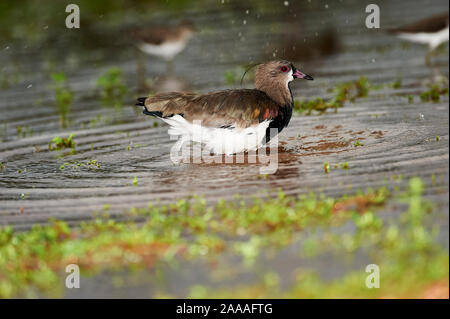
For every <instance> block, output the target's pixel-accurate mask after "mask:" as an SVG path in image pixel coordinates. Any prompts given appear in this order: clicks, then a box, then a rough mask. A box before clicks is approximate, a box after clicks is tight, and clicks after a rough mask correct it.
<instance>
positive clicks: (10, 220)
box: [0, 1, 449, 296]
mask: <svg viewBox="0 0 450 319" xmlns="http://www.w3.org/2000/svg"><path fill="white" fill-rule="evenodd" d="M415 3H416V5H411V4H410V3H408V4H406V3H404V2H402V1H398V2H394V1H380V7H381V8H382V28H383V27H392V26H396V25H400V24H403V23H405V22H409V21H411V20H414V19H416V18H420V17H423V16H424V14H423V12H424V10H423V7H424V6H425V7H426V8H427V15H428V14H433V13H439V12H441V11H444V10H447V11H448V3H447V2H446V1H428V3H429V5H427V4H426V3H427V1H416V2H415ZM304 5H305V10H299V7H298V6H300V5H298V6H296V5H293V4H292V5H290V6H287V7H286V6H284V5H283V2H280V4H278V2H277V3H276V4H275V2H272V1H271V2H268V3H267V4H266V5H265V6H264V7H261V8H258V7H254V6H252V7H250V9H248V8H244V7H241V6H238V5H236V4H235V5H227V4H224V5H222V4H220V3H218V4H215V5H209V6H207V7H206V8H202V10H196V9H192V10H190V11H189V15H190V17H191V18H192V20H193V21H195V23H196V25H197V26H198V30H199V32H198V34H197V35H196V37H195V38H194V39H193V40H192V41H191V43H190V44H189V46H188V47H187V49H186V50H185V51H184V52H183V53H182V54H180V55H179V56H178V58H177V59H176V61H175V70H176V76H173V75H172V76H171V77H170V78H169V79H172V80H173V79H174V78H175V79H176V81H177V82H178V84H180V83H181V84H182V85H187V86H189V87H190V89H192V90H195V91H200V92H207V91H211V90H217V89H223V88H230V87H239V84H238V83H236V84H234V85H233V84H227V83H225V81H224V73H225V72H226V71H227V70H230V69H233V68H236V66H239V65H241V64H245V63H250V62H254V61H261V60H265V59H267V58H268V57H270V56H276V57H278V56H282V53H280V52H283V49H282V46H280V43H281V44H282V43H283V41H284V40H285V39H288V42H289V41H296V43H298V40H297V38H298V37H300V38H301V39H304V37H305V35H307V36H308V37H307V41H306V40H305V41H304V42H306V43H311V46H314V50H312V51H313V52H316V53H314V54H313V53H311V54H303V55H302V54H300V53H299V56H298V60H297V62H296V65H297V66H298V67H299V68H300V69H301V70H304V71H305V72H306V73H308V74H311V75H313V76H314V78H315V80H314V81H296V82H295V83H293V84H292V91H293V93H294V96H295V97H296V98H299V99H310V98H315V97H323V98H326V97H330V96H331V93H330V92H329V91H328V90H329V89H330V88H331V89H332V88H333V87H334V86H335V85H336V84H338V83H342V82H345V81H352V80H356V79H358V78H359V77H360V76H361V75H363V76H366V77H367V78H368V79H369V80H370V81H371V82H372V83H374V84H389V83H392V82H394V81H395V80H397V79H401V80H402V86H401V88H398V89H394V88H391V87H388V86H386V87H384V88H383V89H377V90H371V91H370V92H369V96H368V97H366V98H360V99H357V100H356V101H355V102H354V103H347V104H346V105H345V106H344V107H343V108H340V109H338V111H337V112H334V111H329V112H327V113H326V114H323V115H312V116H305V115H296V116H295V117H294V118H293V119H292V121H291V123H290V124H289V126H288V128H286V129H285V130H284V131H283V132H282V134H281V135H280V137H279V141H280V146H279V148H278V158H277V160H278V164H277V165H278V169H277V170H276V172H275V173H274V174H269V175H267V176H263V177H262V176H261V174H260V168H261V166H262V164H248V163H244V164H237V165H236V164H220V165H219V164H201V163H200V164H193V163H191V164H186V163H181V164H174V163H173V162H172V161H171V160H170V156H169V152H170V148H171V145H172V144H173V143H174V141H170V140H169V137H168V135H167V126H165V125H159V126H157V127H155V125H154V122H155V121H154V120H153V119H152V118H150V117H146V116H144V115H142V114H141V113H140V110H136V109H135V108H134V106H132V105H133V99H134V98H135V97H136V96H137V93H135V92H136V88H137V81H136V63H137V61H136V52H135V50H134V48H133V47H132V46H131V45H127V41H126V39H118V37H117V36H115V35H114V34H113V33H112V31H111V33H110V34H109V36H110V38H109V39H111V41H116V42H117V43H116V45H115V46H114V49H113V51H110V50H111V48H108V49H102V48H96V49H95V50H84V51H83V49H80V48H78V47H77V48H76V50H74V51H73V52H70V50H67V48H66V47H65V46H63V45H62V44H61V43H59V44H58V45H60V47H58V45H56V47H54V48H52V47H48V48H47V49H46V50H48V52H50V53H49V55H46V54H43V53H40V51H39V50H35V51H32V50H31V49H26V48H24V47H23V46H20V45H18V44H14V45H10V46H9V48H8V50H3V51H2V54H1V55H0V61H1V64H2V65H6V64H8V63H16V64H17V65H18V68H19V69H20V78H19V81H18V82H17V83H15V84H13V85H11V86H10V87H9V88H6V89H2V90H1V91H0V125H3V128H2V132H3V133H2V139H3V142H2V143H1V144H0V162H2V163H3V164H4V165H5V168H4V169H3V171H1V172H0V224H2V225H5V224H9V225H14V227H15V228H16V229H18V230H23V229H28V228H30V227H31V226H32V225H34V224H37V223H47V221H48V220H49V218H57V219H61V220H66V221H68V222H69V223H71V224H77V223H79V222H80V221H81V220H86V219H90V218H92V216H95V214H96V213H95V212H99V211H102V209H103V207H104V206H105V205H109V213H110V214H111V216H115V217H116V218H119V219H120V218H121V216H124V213H125V212H126V211H127V210H128V209H129V208H130V207H133V206H134V207H143V206H146V205H147V203H148V202H159V203H166V202H172V201H173V200H174V198H180V197H186V196H191V195H193V194H197V195H202V196H204V197H205V198H206V199H207V200H208V201H210V202H214V201H215V200H217V199H218V198H225V199H229V198H232V197H233V196H234V194H236V193H239V194H241V195H242V196H243V197H244V198H245V197H250V196H255V195H256V196H267V195H268V194H272V193H273V192H274V191H276V190H277V189H279V188H281V189H283V190H284V191H285V192H286V193H288V194H299V193H306V192H310V191H315V192H324V193H326V194H329V195H341V194H343V193H352V192H355V191H356V190H359V189H366V188H367V187H377V186H382V185H386V180H389V179H390V178H391V177H392V176H393V175H396V176H399V175H402V176H403V181H402V182H399V183H398V184H396V185H400V186H401V185H402V184H403V185H404V184H405V183H406V182H407V179H408V177H411V176H421V177H422V178H423V180H424V182H425V183H426V184H427V196H428V197H429V198H430V199H432V200H433V201H434V202H435V203H437V204H438V207H439V209H440V210H442V212H445V211H447V209H448V183H449V175H448V158H449V148H448V146H449V122H448V116H449V113H448V111H449V109H448V103H449V101H448V96H443V97H442V98H441V102H439V103H424V102H421V101H420V98H419V96H418V94H420V92H423V91H424V90H426V83H427V81H428V82H429V81H432V80H433V79H435V77H436V74H440V75H441V76H445V77H446V78H447V79H448V47H446V49H445V50H444V51H445V52H444V53H443V54H440V55H439V56H438V57H437V58H436V59H435V63H434V67H433V68H427V67H425V66H424V55H425V52H426V49H425V48H424V47H422V46H416V45H405V44H404V43H403V42H401V41H399V40H397V39H395V38H393V37H391V36H389V35H387V34H385V33H384V32H383V31H382V30H368V29H366V28H365V27H364V25H363V23H364V15H363V14H364V8H363V7H361V5H360V4H359V2H358V1H342V2H340V3H339V4H338V3H334V2H333V3H330V4H327V3H326V2H319V3H318V4H317V3H316V4H314V5H308V4H304ZM247 10H249V13H247ZM285 16H288V17H289V19H284V18H283V17H285ZM168 17H170V12H168V11H167V12H166V11H164V10H162V11H161V13H159V14H158V15H157V17H156V21H160V22H162V21H164V20H165V19H167V18H168ZM130 20H131V19H130ZM244 21H245V23H244ZM328 29H332V30H334V31H335V32H334V38H333V39H334V40H333V41H336V43H338V45H337V46H336V48H333V50H332V51H331V52H328V51H327V50H326V49H322V48H321V46H320V45H319V44H320V43H321V42H320V39H322V38H321V35H322V34H323V32H324V30H328ZM292 30H294V31H295V30H298V32H294V36H293V37H290V35H291V34H292V32H291V31H292ZM106 35H108V33H106ZM289 39H295V40H289ZM317 43H319V44H317ZM2 46H3V47H6V44H5V43H2ZM273 47H278V48H280V49H279V50H278V51H276V50H275V49H273ZM301 48H304V49H303V50H304V51H305V52H307V51H308V45H306V46H305V45H303V44H302V46H301ZM27 50H29V51H27ZM58 50H60V51H58ZM44 51H45V50H44ZM55 51H56V52H61V53H60V54H59V55H58V54H55ZM317 52H319V53H317ZM46 56H51V57H52V58H51V60H52V62H51V63H50V62H49V61H47V60H46ZM55 56H58V57H57V58H55ZM50 64H51V65H52V68H53V69H57V70H63V71H64V72H66V74H67V76H68V80H69V84H70V86H71V89H72V90H73V91H74V103H73V105H72V109H71V114H70V116H69V119H70V123H69V124H70V125H69V127H68V128H67V129H64V130H63V129H61V128H60V127H59V121H58V115H57V114H56V113H55V111H54V97H53V94H52V91H51V90H50V89H49V86H50V82H49V81H48V76H46V74H48V70H49V67H48V65H50ZM111 66H118V67H119V68H121V69H122V70H123V71H124V74H125V77H126V83H127V86H128V87H129V90H130V93H129V96H128V97H127V99H128V100H127V105H126V106H125V107H124V108H123V110H122V111H120V112H115V111H113V109H110V108H104V107H102V106H101V104H100V101H99V94H98V91H96V90H95V89H94V88H95V81H96V79H97V78H98V76H99V75H100V74H101V73H103V72H104V71H105V70H107V69H108V68H109V67H111ZM145 69H146V75H147V78H149V79H153V80H157V79H158V78H159V79H160V80H161V78H162V79H164V77H166V76H167V75H166V74H164V72H165V65H164V63H163V62H161V61H159V60H157V59H152V58H146V60H145ZM46 72H47V73H46ZM160 80H159V81H160ZM155 83H160V84H159V86H162V84H161V82H155ZM156 86H157V87H158V84H157V85H156ZM244 86H246V87H251V83H248V82H245V83H244ZM408 95H413V96H414V102H413V103H410V102H409V101H408V98H407V96H408ZM97 116H100V120H99V121H98V122H97V123H95V125H94V124H92V122H93V121H92V120H93V119H97ZM17 126H22V127H28V128H30V129H31V130H32V131H33V136H26V137H22V136H18V134H17V131H16V128H17ZM69 133H74V134H75V142H76V154H73V155H70V154H69V155H64V154H65V153H64V151H61V152H58V151H53V152H50V151H48V143H49V142H50V141H51V140H52V138H54V137H55V136H67V135H69ZM436 136H439V141H437V140H436ZM357 141H359V142H360V143H361V144H363V145H362V146H358V147H355V143H357ZM93 159H95V160H97V162H98V163H100V168H94V169H92V168H91V169H89V168H87V167H86V166H81V167H79V166H77V165H76V164H75V165H72V166H68V167H66V168H65V169H64V170H61V169H60V166H61V165H62V164H64V163H67V162H72V163H80V162H81V163H86V162H88V161H90V160H93ZM324 162H329V163H330V165H331V166H332V167H333V165H335V164H339V163H343V162H348V165H349V169H346V170H344V169H332V170H331V172H330V173H329V174H325V173H324V169H323V164H324ZM432 175H435V177H436V180H435V182H434V183H433V184H432V183H431V176H432ZM134 177H137V181H138V185H137V186H134V185H133V183H132V182H133V179H134ZM388 186H389V185H388ZM392 209H393V208H392ZM447 221H448V220H447ZM443 227H444V233H447V234H448V222H447V224H446V225H443ZM443 241H444V242H445V241H448V238H447V239H446V240H445V239H443ZM447 246H448V244H447ZM284 254H285V255H284V256H285V257H286V262H285V263H281V264H279V265H278V266H279V267H284V266H286V267H287V268H289V265H290V264H289V259H288V256H289V253H288V252H285V253H284ZM327 262H329V261H327ZM327 262H324V261H317V263H318V265H323V264H325V263H327ZM335 263H338V261H336V260H335ZM283 265H284V266H283ZM196 267H197V265H188V266H186V268H185V269H184V270H183V271H184V272H186V273H190V274H194V273H197V272H196V271H195V270H194V269H195V268H196ZM344 268H345V267H344ZM339 269H340V268H339V267H337V269H336V270H334V271H333V273H334V274H335V275H336V274H338V273H339V271H340V270H339ZM190 271H192V272H190ZM324 273H325V274H328V273H329V272H327V271H325V270H324ZM179 274H180V273H179ZM247 275H248V276H247V277H246V278H250V277H251V276H250V275H249V274H247ZM249 276H250V277H249ZM168 277H170V276H168ZM179 277H180V278H181V277H183V276H182V275H181V274H180V275H179ZM183 278H186V277H183ZM239 278H240V277H239ZM100 281H101V280H100ZM192 282H196V281H195V280H192ZM93 285H94V286H96V287H100V288H98V289H99V291H103V293H104V294H103V295H108V288H105V287H103V286H101V285H100V286H99V285H98V282H96V281H94V283H93ZM168 285H169V286H170V283H169V284H168ZM183 285H185V286H188V285H189V282H187V281H185V282H184V283H183ZM101 287H103V288H101ZM102 289H103V290H102ZM180 289H181V288H180ZM144 290H145V294H146V293H149V291H148V290H147V289H146V288H145V289H144ZM180 291H181V290H180ZM99 294H100V295H102V293H101V292H99ZM119 294H120V293H119ZM124 294H125V293H124ZM143 294H144V293H143ZM145 294H144V295H145ZM125 295H127V296H130V294H129V292H127V293H126V294H125ZM134 295H140V293H138V292H136V293H135V294H134ZM180 295H183V293H182V292H180Z"/></svg>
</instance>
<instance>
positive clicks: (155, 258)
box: [0, 179, 448, 298]
mask: <svg viewBox="0 0 450 319" xmlns="http://www.w3.org/2000/svg"><path fill="white" fill-rule="evenodd" d="M422 192H423V185H422V182H421V181H420V179H411V180H410V187H409V190H408V192H406V193H405V194H404V195H402V196H400V197H397V198H398V200H399V201H406V202H407V203H409V209H408V210H407V211H406V212H405V213H404V214H403V215H402V216H401V217H400V219H399V220H400V221H401V225H407V227H404V226H401V227H400V226H399V224H398V222H397V220H389V221H382V220H381V219H380V218H379V217H378V216H377V215H376V214H375V213H374V210H375V209H376V208H377V207H381V206H382V205H383V204H384V203H386V201H387V200H388V198H389V194H388V192H387V190H386V189H385V188H380V189H378V190H376V191H372V190H368V191H367V192H365V193H359V194H356V195H352V196H344V197H342V198H338V199H334V198H330V197H325V196H316V195H314V194H309V195H301V196H298V197H294V196H286V195H285V194H284V193H282V192H281V191H280V192H279V194H278V196H277V197H275V198H265V199H254V200H253V202H250V203H244V202H243V201H242V202H241V201H239V200H238V199H237V200H236V201H231V202H226V201H222V200H221V201H219V202H217V203H216V204H215V205H213V206H209V205H206V203H205V201H204V200H203V199H201V198H194V199H192V200H179V201H177V202H176V203H174V204H171V205H167V206H152V205H149V206H148V207H147V208H142V209H131V210H130V211H129V213H128V217H129V221H128V222H117V221H114V220H111V219H108V217H103V218H97V219H95V220H93V221H88V222H83V223H82V224H81V225H80V227H76V228H70V227H69V226H68V225H67V224H66V223H65V222H62V221H53V222H51V224H50V225H49V226H38V225H36V226H34V227H33V228H32V229H31V230H30V231H27V232H20V233H15V232H13V229H12V228H11V227H9V226H6V227H3V228H1V229H0V279H1V280H0V296H1V297H13V296H17V295H24V296H32V295H33V289H36V288H37V289H39V290H41V291H43V292H46V293H48V294H60V293H61V292H62V291H61V290H59V291H58V289H57V288H55V287H59V289H62V284H61V277H60V276H59V274H60V273H61V272H62V271H64V269H65V267H66V265H68V264H71V263H76V264H78V265H79V266H80V269H81V271H82V273H83V274H84V275H90V274H95V273H97V272H98V271H101V270H104V269H111V270H114V269H117V270H119V269H124V267H131V268H133V269H136V268H149V267H154V266H156V264H158V263H166V264H172V263H173V262H175V259H176V260H180V258H181V259H182V260H192V259H201V258H208V259H211V260H214V258H215V257H217V256H219V255H220V254H222V253H224V252H227V254H229V253H231V254H236V255H238V256H241V258H242V263H243V266H251V265H253V264H254V263H255V262H256V260H257V258H258V256H259V255H260V254H261V253H262V252H264V251H267V250H268V249H280V248H283V247H285V246H287V245H290V244H291V243H292V241H293V240H294V238H298V237H297V236H299V235H300V239H299V240H300V242H302V243H303V249H302V255H304V256H305V257H306V258H313V257H314V256H318V255H321V254H326V253H329V252H346V253H348V254H352V253H355V252H357V251H360V250H364V251H366V252H367V253H368V254H369V256H370V258H371V260H372V261H373V262H374V263H377V264H378V265H380V268H381V269H382V284H381V288H380V289H367V288H365V286H364V283H365V277H366V276H367V274H366V273H365V272H364V270H363V269H362V270H361V271H357V272H354V273H353V272H351V273H349V274H347V275H345V276H344V277H343V278H341V279H340V280H336V281H333V282H331V283H330V282H323V281H321V280H320V278H319V277H318V276H317V275H316V274H315V273H313V272H310V271H308V270H306V269H301V272H300V273H298V276H297V280H296V281H295V282H294V285H293V286H292V287H291V288H290V289H289V290H284V291H282V290H281V289H280V287H279V286H278V280H277V278H278V274H276V273H268V274H266V275H265V276H264V277H263V278H262V284H259V283H256V284H255V285H254V286H253V285H252V286H242V287H238V288H239V289H236V287H235V288H233V290H230V291H228V290H221V291H209V290H207V289H206V288H205V287H201V286H200V287H198V286H194V287H193V288H192V289H191V295H190V297H200V296H204V297H215V296H229V297H231V298H235V297H248V298H253V297H256V296H259V297H287V298H297V297H383V296H403V294H404V293H405V294H408V293H415V292H416V291H417V290H418V289H422V288H423V286H424V285H427V284H431V283H434V282H435V281H437V280H442V279H445V278H446V277H447V276H448V254H446V252H445V249H443V248H441V247H440V246H439V245H437V244H436V243H435V242H434V236H435V235H436V232H429V231H428V230H427V229H426V228H425V226H424V225H423V222H422V221H423V218H424V216H425V215H426V214H429V213H430V212H431V206H430V205H429V204H428V203H427V202H424V201H423V200H422V197H421V194H422ZM105 207H107V205H106V206H105ZM105 209H106V211H107V208H105ZM103 215H104V214H103ZM133 219H136V220H139V223H134V222H133ZM344 223H345V224H348V223H352V224H354V226H355V228H356V232H350V233H348V232H345V233H340V232H338V233H336V232H334V231H333V228H334V227H339V225H343V224H344ZM330 226H332V228H330ZM319 228H320V229H322V231H321V232H315V231H314V229H319ZM303 230H310V231H306V232H304V231H303ZM323 232H325V233H323ZM319 234H320V235H319ZM302 236H303V237H302ZM236 266H237V265H236ZM412 279H414V280H412ZM58 283H59V284H58ZM55 289H56V291H55ZM414 289H415V290H414Z"/></svg>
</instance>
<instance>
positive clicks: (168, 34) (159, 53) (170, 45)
mask: <svg viewBox="0 0 450 319" xmlns="http://www.w3.org/2000/svg"><path fill="white" fill-rule="evenodd" d="M194 31H195V29H194V26H193V24H192V23H191V22H189V21H183V22H180V23H179V24H177V25H164V26H163V25H159V26H149V27H145V28H141V29H138V30H133V31H131V32H130V36H131V37H132V39H133V40H134V43H135V45H136V47H137V48H138V49H139V50H140V51H141V52H142V53H144V54H147V55H152V56H156V57H159V58H162V59H164V60H165V62H166V72H165V76H166V77H170V76H171V75H172V74H173V71H174V70H173V60H174V59H175V57H176V56H177V55H178V54H179V53H180V52H182V51H183V50H184V49H185V47H186V45H187V43H188V42H189V40H190V39H191V38H192V36H193V34H194ZM144 65H145V63H144V61H143V58H142V55H139V56H138V81H139V89H140V90H141V91H143V90H145V89H146V87H145V86H146V85H145V67H144ZM169 82H170V83H172V82H173V81H172V80H171V81H169Z"/></svg>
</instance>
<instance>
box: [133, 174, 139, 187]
mask: <svg viewBox="0 0 450 319" xmlns="http://www.w3.org/2000/svg"><path fill="white" fill-rule="evenodd" d="M132 184H133V186H138V180H137V176H135V177H134V178H133V182H132Z"/></svg>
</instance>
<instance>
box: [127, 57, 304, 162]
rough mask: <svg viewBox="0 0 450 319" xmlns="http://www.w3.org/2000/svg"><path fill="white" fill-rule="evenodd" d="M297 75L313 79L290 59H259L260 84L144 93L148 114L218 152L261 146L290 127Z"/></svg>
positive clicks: (142, 100) (257, 80)
mask: <svg viewBox="0 0 450 319" xmlns="http://www.w3.org/2000/svg"><path fill="white" fill-rule="evenodd" d="M294 79H306V80H312V79H313V78H312V77H311V76H309V75H307V74H304V73H302V72H300V71H299V70H297V69H296V68H295V67H294V65H293V64H292V63H290V62H288V61H283V60H277V61H270V62H267V63H263V64H259V65H258V66H257V68H256V72H255V89H233V90H224V91H218V92H212V93H208V94H194V93H178V92H171V93H160V94H157V95H154V96H151V97H141V98H139V99H138V103H137V104H136V105H138V106H142V107H143V113H144V114H147V115H151V116H155V117H157V118H160V119H161V120H163V121H164V122H166V123H167V124H169V126H170V128H169V131H168V133H169V135H172V136H177V137H178V138H179V140H178V142H177V144H178V146H179V147H181V145H182V144H183V143H184V142H186V141H193V142H199V143H202V144H204V145H205V147H206V149H207V150H209V151H210V152H211V153H214V154H226V155H230V154H236V153H240V152H245V151H250V150H256V149H258V148H259V147H261V146H263V145H265V144H266V143H267V142H269V140H270V139H271V138H272V137H273V136H274V135H276V134H278V133H279V132H281V131H282V130H283V128H284V127H286V126H287V125H288V123H289V121H290V119H291V116H292V108H293V103H294V100H293V96H292V92H291V89H290V87H289V84H290V82H291V81H293V80H294Z"/></svg>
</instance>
